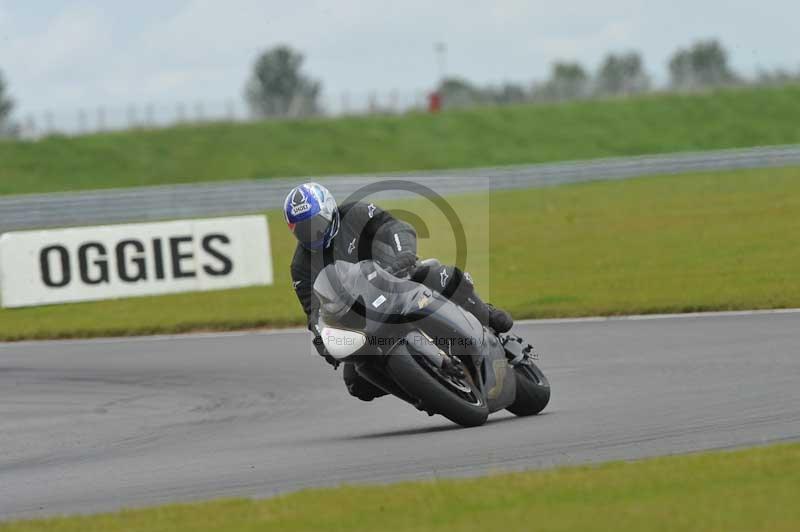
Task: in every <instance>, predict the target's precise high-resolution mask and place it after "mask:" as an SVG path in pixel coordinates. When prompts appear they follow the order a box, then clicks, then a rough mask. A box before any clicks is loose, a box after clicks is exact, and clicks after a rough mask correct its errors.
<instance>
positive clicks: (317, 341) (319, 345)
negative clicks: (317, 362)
mask: <svg viewBox="0 0 800 532" xmlns="http://www.w3.org/2000/svg"><path fill="white" fill-rule="evenodd" d="M314 347H315V348H316V349H317V353H318V354H319V356H321V357H322V358H324V359H325V362H327V363H328V364H330V365H331V366H333V369H338V368H339V361H338V360H336V359H335V358H333V357H332V356H331V355H330V353H328V350H327V349H325V343H324V342H323V341H322V336H315V337H314Z"/></svg>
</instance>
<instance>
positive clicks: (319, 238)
mask: <svg viewBox="0 0 800 532" xmlns="http://www.w3.org/2000/svg"><path fill="white" fill-rule="evenodd" d="M332 223H333V222H331V221H329V220H326V219H325V218H324V217H323V216H312V217H311V218H309V219H308V220H303V221H302V222H297V223H296V224H294V227H292V232H293V233H294V236H295V237H296V238H297V240H298V241H300V243H301V244H302V245H303V246H305V247H307V248H309V249H322V248H323V247H325V240H326V239H327V238H328V232H329V230H330V228H331V225H332ZM290 227H291V226H290Z"/></svg>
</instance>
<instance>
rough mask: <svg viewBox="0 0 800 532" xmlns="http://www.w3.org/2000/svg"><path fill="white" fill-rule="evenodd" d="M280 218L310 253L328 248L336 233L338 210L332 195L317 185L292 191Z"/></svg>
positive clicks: (337, 230) (301, 186)
mask: <svg viewBox="0 0 800 532" xmlns="http://www.w3.org/2000/svg"><path fill="white" fill-rule="evenodd" d="M283 216H284V218H285V219H286V223H287V224H289V229H290V230H291V231H292V233H293V234H294V236H295V238H297V241H298V242H300V244H301V245H302V246H303V247H304V248H306V249H308V250H311V251H319V250H321V249H324V248H327V247H328V246H330V244H331V242H332V241H333V237H335V236H336V234H337V233H338V232H339V223H340V221H339V207H338V206H337V205H336V200H335V199H334V198H333V194H331V193H330V191H329V190H328V189H327V188H325V187H323V186H322V185H320V184H318V183H305V184H303V185H300V186H299V187H295V188H293V189H292V191H291V192H289V195H288V196H286V201H285V202H284V204H283Z"/></svg>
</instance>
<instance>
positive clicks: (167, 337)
mask: <svg viewBox="0 0 800 532" xmlns="http://www.w3.org/2000/svg"><path fill="white" fill-rule="evenodd" d="M774 314H800V308H787V309H771V310H726V311H715V312H686V313H682V314H633V315H628V316H590V317H584V318H545V319H536V320H519V321H517V322H515V324H516V325H559V324H569V323H602V322H616V321H655V320H673V319H697V318H700V319H703V318H726V317H742V316H768V315H774ZM307 333H308V329H305V328H298V327H293V328H286V329H251V330H244V331H220V332H195V333H191V332H190V333H183V334H157V335H151V336H117V337H110V338H73V339H61V340H22V341H19V342H0V348H3V347H12V346H26V345H43V344H50V345H58V344H70V345H76V344H81V343H89V344H104V343H124V342H131V343H133V342H162V341H171V340H205V339H217V338H236V337H240V336H272V335H277V334H307Z"/></svg>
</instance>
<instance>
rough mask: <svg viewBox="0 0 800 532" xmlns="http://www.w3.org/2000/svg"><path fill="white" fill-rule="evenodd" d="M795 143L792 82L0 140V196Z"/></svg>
mask: <svg viewBox="0 0 800 532" xmlns="http://www.w3.org/2000/svg"><path fill="white" fill-rule="evenodd" d="M797 142H800V86H794V87H784V88H760V89H739V90H721V91H716V92H710V93H706V94H693V95H676V94H660V95H650V96H643V97H637V98H632V99H620V100H609V101H590V102H577V103H568V104H561V105H526V106H511V107H501V108H482V109H472V110H461V111H451V112H446V113H442V114H441V115H438V116H431V115H427V114H411V115H406V116H399V117H390V116H386V117H366V118H345V119H335V120H333V119H322V120H308V121H289V122H263V123H258V124H248V125H232V124H216V125H205V126H187V127H177V128H171V129H164V130H158V131H136V132H127V133H110V134H99V135H90V136H85V137H78V138H66V137H51V138H47V139H44V140H41V141H38V142H0V194H16V193H27V192H50V191H62V190H78V189H95V188H107V187H127V186H140V185H157V184H165V183H189V182H195V181H214V180H233V179H247V178H265V177H275V176H307V175H320V174H336V173H348V172H359V173H369V172H385V171H395V170H415V169H441V168H459V167H475V166H490V165H504V164H516V163H535V162H544V161H556V160H567V159H586V158H595V157H606V156H618V155H619V156H621V155H639V154H647V153H666V152H674V151H684V150H709V149H717V148H736V147H750V146H758V145H770V144H787V143H797Z"/></svg>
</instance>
